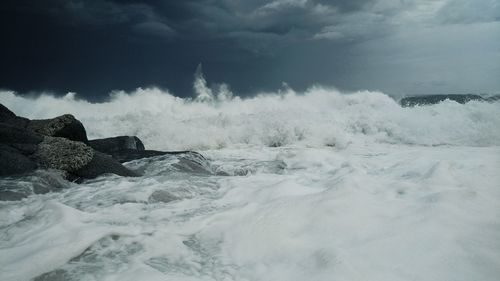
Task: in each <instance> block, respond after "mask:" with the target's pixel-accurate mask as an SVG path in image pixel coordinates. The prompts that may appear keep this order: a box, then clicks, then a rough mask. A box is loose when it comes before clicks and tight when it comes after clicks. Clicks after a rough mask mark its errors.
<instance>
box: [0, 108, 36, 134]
mask: <svg viewBox="0 0 500 281" xmlns="http://www.w3.org/2000/svg"><path fill="white" fill-rule="evenodd" d="M28 122H29V119H27V118H23V117H18V116H16V114H14V112H12V111H10V110H9V109H8V108H7V107H5V106H4V105H3V104H0V123H4V124H7V125H10V126H13V127H19V128H25V127H26V125H28Z"/></svg>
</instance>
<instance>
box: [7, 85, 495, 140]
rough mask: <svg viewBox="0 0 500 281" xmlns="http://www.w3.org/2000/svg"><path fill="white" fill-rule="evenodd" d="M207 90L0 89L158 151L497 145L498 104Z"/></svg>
mask: <svg viewBox="0 0 500 281" xmlns="http://www.w3.org/2000/svg"><path fill="white" fill-rule="evenodd" d="M211 95H213V94H212V93H211V92H210V93H209V94H207V93H204V94H203V95H200V96H202V97H204V98H203V99H202V101H203V102H202V101H200V100H199V99H195V100H191V99H181V98H177V97H174V96H172V95H171V94H169V93H168V92H166V91H162V90H160V89H156V88H148V89H137V90H136V91H134V92H132V93H125V92H114V93H112V95H111V97H110V100H109V101H108V102H104V103H89V102H87V101H85V100H79V99H76V98H75V95H74V94H67V95H66V96H64V97H61V98H58V97H54V96H50V95H40V96H38V97H36V98H25V97H21V96H18V95H16V94H15V93H13V92H0V102H1V103H3V104H5V105H6V106H7V107H9V108H11V109H12V110H13V111H14V112H15V113H16V114H18V115H20V116H26V117H29V118H49V117H54V116H57V115H60V114H64V113H68V112H71V113H72V114H74V115H75V116H76V117H77V118H78V119H80V120H81V121H82V122H83V123H84V125H85V126H86V128H87V130H88V131H89V135H90V137H91V138H100V137H108V136H112V135H137V136H138V137H139V138H141V139H142V140H143V141H144V143H145V145H146V146H147V147H149V148H154V149H170V150H179V149H195V150H205V149H218V148H225V147H229V148H235V147H252V146H257V147H259V146H283V145H298V146H301V147H311V146H313V147H318V146H320V147H321V146H337V147H345V146H346V145H348V144H349V143H350V142H352V141H370V142H373V141H375V142H388V143H403V144H418V145H443V144H451V145H473V146H487V145H498V144H500V103H499V102H496V103H486V102H469V103H467V104H465V105H462V104H458V103H456V102H452V101H445V102H442V103H440V104H437V105H433V106H422V107H412V108H402V107H401V106H399V105H398V104H397V102H395V101H394V100H393V99H392V98H390V97H389V96H386V95H384V94H382V93H379V92H356V93H351V94H341V93H339V92H338V91H336V90H334V89H325V88H321V87H314V88H311V89H309V90H308V91H306V92H304V93H296V92H294V91H293V90H291V89H286V90H284V91H281V92H278V93H268V94H265V95H264V94H263V95H259V96H256V97H254V98H247V99H241V98H238V97H236V98H230V95H228V94H225V95H222V97H220V99H217V98H212V99H208V100H207V97H210V96H211Z"/></svg>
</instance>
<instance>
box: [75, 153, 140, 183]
mask: <svg viewBox="0 0 500 281" xmlns="http://www.w3.org/2000/svg"><path fill="white" fill-rule="evenodd" d="M106 173H113V174H116V175H119V176H125V177H137V176H139V174H137V173H136V172H134V171H131V170H129V169H127V168H126V167H124V166H123V165H122V164H120V163H119V162H118V161H116V160H115V159H113V158H112V157H111V156H109V155H106V154H104V153H102V152H99V151H94V157H93V158H92V160H91V161H90V162H89V163H88V164H87V165H85V166H84V167H82V168H80V169H78V170H76V171H73V172H72V174H73V175H75V176H78V177H82V178H87V179H90V178H95V177H97V176H100V175H102V174H106Z"/></svg>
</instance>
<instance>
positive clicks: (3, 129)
mask: <svg viewBox="0 0 500 281" xmlns="http://www.w3.org/2000/svg"><path fill="white" fill-rule="evenodd" d="M42 140H43V137H42V136H40V135H38V134H35V133H33V132H30V131H28V130H25V129H23V128H19V127H14V126H12V125H9V124H6V123H0V143H9V144H10V143H29V144H38V143H40V142H42Z"/></svg>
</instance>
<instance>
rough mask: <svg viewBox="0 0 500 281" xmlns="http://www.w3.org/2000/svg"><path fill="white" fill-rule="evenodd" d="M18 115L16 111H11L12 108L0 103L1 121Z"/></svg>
mask: <svg viewBox="0 0 500 281" xmlns="http://www.w3.org/2000/svg"><path fill="white" fill-rule="evenodd" d="M16 117H17V116H16V114H15V113H14V112H12V111H10V109H8V108H7V107H5V105H3V104H1V103H0V122H3V121H5V120H8V119H11V118H16Z"/></svg>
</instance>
